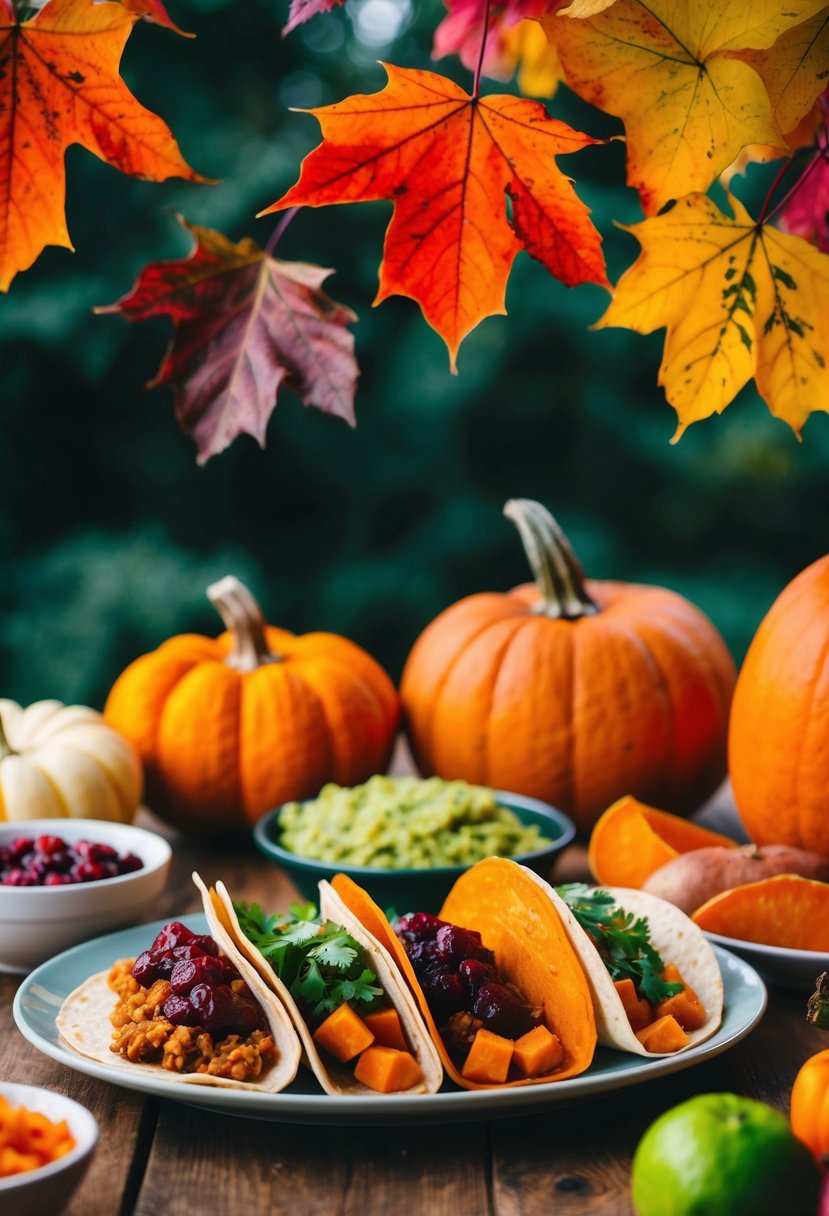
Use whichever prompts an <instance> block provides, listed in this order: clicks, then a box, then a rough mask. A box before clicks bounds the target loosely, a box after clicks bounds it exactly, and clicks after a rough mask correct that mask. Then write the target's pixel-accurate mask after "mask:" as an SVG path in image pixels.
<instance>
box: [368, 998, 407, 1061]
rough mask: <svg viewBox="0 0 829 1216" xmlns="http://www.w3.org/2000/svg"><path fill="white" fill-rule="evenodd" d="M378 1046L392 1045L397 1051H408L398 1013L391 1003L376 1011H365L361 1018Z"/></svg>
mask: <svg viewBox="0 0 829 1216" xmlns="http://www.w3.org/2000/svg"><path fill="white" fill-rule="evenodd" d="M363 1021H364V1022H365V1024H366V1026H368V1028H369V1030H370V1031H371V1033H372V1034H373V1035H374V1042H375V1043H377V1044H378V1046H380V1047H394V1048H395V1049H396V1050H397V1051H408V1050H409V1044H408V1043H407V1042H406V1036H405V1035H404V1034H403V1027H402V1026H401V1025H400V1014H399V1013H398V1012H397V1010H396V1009H392V1007H391V1005H390V1006H389V1008H388V1009H381V1010H379V1012H377V1013H367V1014H366V1015H365V1017H364V1018H363Z"/></svg>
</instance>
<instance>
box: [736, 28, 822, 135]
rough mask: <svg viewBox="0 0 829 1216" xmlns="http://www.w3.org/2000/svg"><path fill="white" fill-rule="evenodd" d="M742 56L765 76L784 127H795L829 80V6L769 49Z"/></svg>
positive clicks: (780, 125) (782, 128) (778, 117)
mask: <svg viewBox="0 0 829 1216" xmlns="http://www.w3.org/2000/svg"><path fill="white" fill-rule="evenodd" d="M740 58H741V59H742V60H743V61H744V62H745V63H749V64H751V66H752V67H753V68H754V69H755V71H757V72H759V74H760V76H761V77H762V79H763V83H764V84H765V86H766V89H767V91H768V95H769V98H770V99H771V104H772V109H773V111H774V117H775V119H776V121H777V124H778V126H779V127H780V130H781V131H786V132H788V131H792V130H794V128H795V127H796V126H797V124H798V123H799V122H800V121H801V120H802V119H803V118H805V117H806V115H808V113H809V111H810V110H811V108H812V106H813V105H814V102H815V100H816V99H817V98H818V97H819V96H820V94H821V93H822V92H823V90H824V89H825V88H826V82H827V79H829V8H824V10H823V11H822V12H820V13H818V14H817V16H816V17H813V18H812V19H811V21H804V22H803V24H802V25H797V26H795V27H794V29H791V30H787V31H786V33H785V34H782V35H781V36H780V38H778V39H777V41H776V42H775V44H774V46H772V47H770V48H769V49H768V50H765V51H744V52H743V53H741V55H740Z"/></svg>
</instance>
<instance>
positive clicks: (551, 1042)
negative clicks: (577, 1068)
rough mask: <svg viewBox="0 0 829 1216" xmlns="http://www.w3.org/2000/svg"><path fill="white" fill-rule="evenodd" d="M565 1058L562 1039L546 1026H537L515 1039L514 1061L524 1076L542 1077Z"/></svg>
mask: <svg viewBox="0 0 829 1216" xmlns="http://www.w3.org/2000/svg"><path fill="white" fill-rule="evenodd" d="M563 1059H564V1049H563V1047H562V1046H561V1041H560V1039H559V1038H558V1036H557V1035H554V1034H552V1033H551V1032H550V1031H549V1030H548V1029H547V1027H546V1026H536V1027H535V1029H534V1030H528V1031H527V1033H526V1034H522V1035H521V1038H520V1039H516V1040H515V1049H514V1051H513V1053H512V1062H513V1064H514V1065H515V1067H516V1068H517V1069H518V1071H519V1072H520V1073H521V1075H522V1076H524V1077H540V1076H542V1075H543V1074H544V1073H548V1072H552V1071H553V1069H554V1068H558V1066H559V1064H560V1063H561V1061H562V1060H563Z"/></svg>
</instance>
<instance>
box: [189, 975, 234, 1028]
mask: <svg viewBox="0 0 829 1216" xmlns="http://www.w3.org/2000/svg"><path fill="white" fill-rule="evenodd" d="M190 1004H191V1005H192V1006H193V1008H194V1009H195V1010H196V1013H197V1014H198V1015H199V1025H201V1026H203V1027H204V1028H205V1030H208V1031H209V1032H210V1034H212V1035H222V1034H227V1033H228V1032H229V1031H230V1029H231V1028H232V1026H233V1022H234V1009H233V993H232V992H231V990H230V989H229V988H228V987H227V986H226V985H224V984H222V985H219V986H218V987H215V988H214V987H213V986H212V985H210V984H196V986H195V988H193V989H192V990H191V992H190Z"/></svg>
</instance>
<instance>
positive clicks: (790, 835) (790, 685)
mask: <svg viewBox="0 0 829 1216" xmlns="http://www.w3.org/2000/svg"><path fill="white" fill-rule="evenodd" d="M728 767H729V772H730V774H731V780H732V783H733V786H734V800H735V802H736V804H737V809H738V811H739V813H740V818H741V819H742V821H743V824H744V826H745V829H746V831H747V832H748V834H749V836H750V837H751V839H752V840H755V841H756V842H757V843H758V844H771V843H773V844H791V845H797V846H799V847H800V848H804V849H812V850H813V851H814V852H815V853H822V854H823V855H824V856H829V557H822V558H820V560H819V561H816V562H814V563H813V565H811V566H808V567H807V568H806V569H805V570H803V571H802V572H801V573H800V574H799V575H798V576H797V578H795V579H794V580H793V581H792V582H791V583H789V585H788V586H787V587H786V588H785V589H784V590H783V591H782V592H781V593H780V595H779V596H778V598H777V599H776V600H775V602H774V604H772V606H771V608H770V609H769V611H768V613H767V615H766V617H765V618H764V620H763V621H762V622H761V624H760V627H759V629H758V630H757V633H756V634H755V636H754V639H753V641H752V643H751V646H750V647H749V650H748V654H747V655H746V658H745V662H744V663H743V666H742V668H741V670H740V676H739V679H738V680H737V688H736V690H735V693H734V704H733V706H732V710H731V723H730V726H729V739H728Z"/></svg>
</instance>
